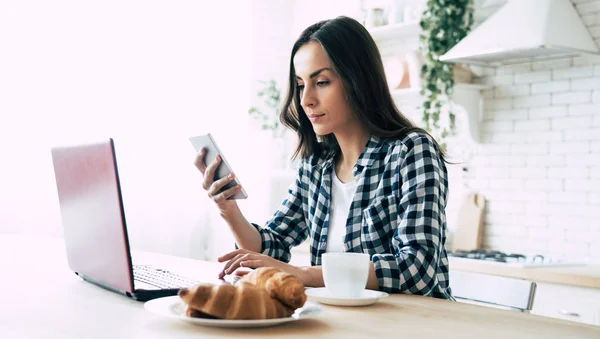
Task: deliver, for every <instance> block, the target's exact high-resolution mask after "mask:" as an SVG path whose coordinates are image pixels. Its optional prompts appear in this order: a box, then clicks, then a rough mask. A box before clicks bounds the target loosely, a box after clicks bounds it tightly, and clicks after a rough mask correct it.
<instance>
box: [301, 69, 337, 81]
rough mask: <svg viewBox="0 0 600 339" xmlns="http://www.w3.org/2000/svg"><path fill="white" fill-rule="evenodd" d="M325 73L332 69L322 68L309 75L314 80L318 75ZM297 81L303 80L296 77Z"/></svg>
mask: <svg viewBox="0 0 600 339" xmlns="http://www.w3.org/2000/svg"><path fill="white" fill-rule="evenodd" d="M323 71H331V68H329V67H323V68H321V69H319V70H317V71H314V72H312V73H311V74H310V75H309V77H310V78H311V79H312V78H314V77H316V76H317V75H319V74H320V73H321V72H323ZM296 80H302V78H301V77H299V76H297V75H296Z"/></svg>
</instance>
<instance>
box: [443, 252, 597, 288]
mask: <svg viewBox="0 0 600 339" xmlns="http://www.w3.org/2000/svg"><path fill="white" fill-rule="evenodd" d="M448 259H449V260H450V271H453V270H457V271H465V272H474V273H483V274H491V275H497V276H503V277H511V278H520V279H527V280H530V281H535V282H538V283H542V282H545V283H552V284H561V285H569V286H577V287H586V288H597V289H600V265H582V266H562V267H560V266H559V267H546V268H544V267H517V266H510V265H506V264H502V263H494V262H487V261H480V260H473V259H463V258H455V257H449V258H448Z"/></svg>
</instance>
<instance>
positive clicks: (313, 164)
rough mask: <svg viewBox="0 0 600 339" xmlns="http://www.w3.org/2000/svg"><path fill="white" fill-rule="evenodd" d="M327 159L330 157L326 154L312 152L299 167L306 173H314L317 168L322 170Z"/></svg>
mask: <svg viewBox="0 0 600 339" xmlns="http://www.w3.org/2000/svg"><path fill="white" fill-rule="evenodd" d="M327 160H328V158H327V157H325V156H322V155H319V154H312V155H310V156H309V157H308V158H304V159H302V160H301V161H300V166H299V169H300V170H301V172H303V173H305V174H308V173H313V172H314V171H315V170H320V168H321V167H322V166H323V165H324V164H325V162H326V161H327Z"/></svg>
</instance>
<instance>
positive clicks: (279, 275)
mask: <svg viewBox="0 0 600 339" xmlns="http://www.w3.org/2000/svg"><path fill="white" fill-rule="evenodd" d="M239 282H247V283H250V284H253V285H255V286H258V287H261V286H262V287H263V288H264V289H265V290H266V291H267V292H268V293H269V295H270V296H271V297H273V298H275V299H277V300H279V301H281V302H282V303H283V304H285V305H287V306H289V307H291V308H294V309H296V308H300V307H302V306H303V305H304V303H305V302H306V294H305V293H304V283H302V281H301V280H300V279H298V278H296V277H295V276H294V275H292V274H290V273H286V272H283V271H281V270H280V269H278V268H274V267H260V268H257V269H255V270H254V271H252V272H250V273H248V274H246V275H245V276H244V277H243V278H242V279H240V281H239Z"/></svg>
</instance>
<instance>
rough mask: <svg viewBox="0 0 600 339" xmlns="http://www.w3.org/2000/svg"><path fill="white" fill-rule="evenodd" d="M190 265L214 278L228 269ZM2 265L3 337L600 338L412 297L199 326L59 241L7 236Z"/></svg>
mask: <svg viewBox="0 0 600 339" xmlns="http://www.w3.org/2000/svg"><path fill="white" fill-rule="evenodd" d="M185 261H187V264H193V266H192V267H190V272H192V271H194V272H197V273H198V274H202V275H206V276H207V278H210V277H213V276H214V275H216V274H217V273H218V272H219V270H220V268H221V266H220V264H216V263H209V262H202V261H193V260H191V259H186V260H185ZM182 264H184V263H182ZM0 267H2V269H3V276H5V277H10V278H9V279H2V280H0V288H2V290H3V291H5V292H6V293H5V294H4V295H3V300H2V303H0V314H2V321H0V338H17V337H18V338H48V339H50V338H65V339H68V338H90V339H95V338H98V339H100V338H102V339H103V338H144V339H158V338H169V339H179V338H190V339H191V338H194V339H197V338H223V337H228V338H230V337H239V338H308V337H310V338H346V339H353V338H384V337H389V336H400V337H406V338H417V337H418V338H448V339H452V338H460V339H471V338H486V339H494V338H540V339H542V338H543V339H547V338H594V339H597V338H600V327H598V326H592V325H585V324H579V323H575V322H571V321H565V320H559V319H553V318H548V317H542V316H536V315H532V314H527V313H519V312H513V311H506V310H499V309H494V308H489V307H485V306H478V305H469V304H464V303H458V302H453V301H448V300H440V299H434V298H429V297H421V296H415V295H405V294H395V295H390V296H389V297H387V298H385V299H382V300H380V301H379V302H377V303H376V304H375V305H371V306H365V307H335V306H323V307H324V311H323V313H322V314H320V315H319V316H318V317H317V318H312V319H305V320H301V321H297V322H291V323H287V324H284V325H281V326H277V327H270V328H257V329H233V328H210V327H200V326H192V325H190V324H188V323H185V322H182V321H178V320H173V319H168V318H163V317H161V316H158V315H154V314H151V313H150V312H148V311H146V310H145V309H144V304H143V303H142V302H137V301H134V300H131V299H129V298H127V297H124V296H122V295H118V294H116V293H113V292H110V291H107V290H104V289H102V288H99V287H97V286H94V285H92V284H90V283H87V282H85V281H83V280H81V279H80V278H79V277H77V276H75V274H73V273H72V272H71V271H70V270H69V268H68V265H67V261H66V256H65V251H64V247H63V246H62V245H61V242H60V241H57V240H45V239H32V238H27V237H13V236H0Z"/></svg>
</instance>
